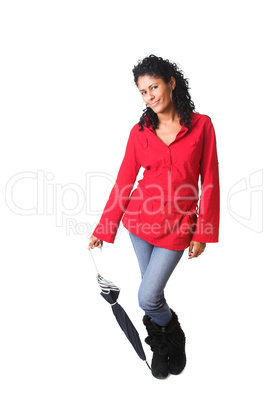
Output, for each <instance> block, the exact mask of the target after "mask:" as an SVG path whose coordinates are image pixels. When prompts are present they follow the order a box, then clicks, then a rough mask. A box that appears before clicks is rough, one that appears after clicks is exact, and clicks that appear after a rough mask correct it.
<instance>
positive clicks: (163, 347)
mask: <svg viewBox="0 0 268 402" xmlns="http://www.w3.org/2000/svg"><path fill="white" fill-rule="evenodd" d="M143 323H144V325H145V326H146V329H147V332H148V335H149V336H147V338H145V342H146V343H147V344H148V345H150V346H151V350H152V351H153V359H152V364H151V366H152V367H151V369H152V375H153V376H154V377H156V378H158V379H161V378H166V377H167V376H168V347H167V339H166V333H165V327H161V326H160V325H158V324H156V323H155V322H153V320H152V319H151V318H150V317H149V316H148V315H145V316H144V317H143Z"/></svg>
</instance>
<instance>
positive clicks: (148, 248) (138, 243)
mask: <svg viewBox="0 0 268 402" xmlns="http://www.w3.org/2000/svg"><path fill="white" fill-rule="evenodd" d="M129 236H130V239H131V242H132V245H133V248H134V251H135V254H136V256H137V260H138V263H139V267H140V271H141V277H143V275H144V273H145V271H146V268H147V265H148V264H149V261H150V258H151V254H152V251H153V248H154V246H153V245H152V244H150V243H148V242H147V241H145V240H143V239H141V238H140V237H138V236H136V235H134V234H133V233H131V232H129Z"/></svg>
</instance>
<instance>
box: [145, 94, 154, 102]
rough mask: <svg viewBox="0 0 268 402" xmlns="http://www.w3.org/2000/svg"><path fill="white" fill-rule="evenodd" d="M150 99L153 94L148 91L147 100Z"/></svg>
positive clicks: (152, 97)
mask: <svg viewBox="0 0 268 402" xmlns="http://www.w3.org/2000/svg"><path fill="white" fill-rule="evenodd" d="M152 99H154V95H153V94H152V93H151V92H150V91H148V96H147V102H149V101H150V100H152Z"/></svg>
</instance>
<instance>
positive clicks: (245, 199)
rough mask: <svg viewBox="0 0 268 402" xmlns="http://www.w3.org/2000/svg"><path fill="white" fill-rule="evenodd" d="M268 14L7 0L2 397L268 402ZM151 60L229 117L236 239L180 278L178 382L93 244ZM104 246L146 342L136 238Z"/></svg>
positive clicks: (225, 159)
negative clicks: (112, 291)
mask: <svg viewBox="0 0 268 402" xmlns="http://www.w3.org/2000/svg"><path fill="white" fill-rule="evenodd" d="M265 10H266V7H265V2H264V1H260V0H256V1H254V2H253V1H236V0H233V1H230V0H228V1H224V2H216V1H206V0H205V1H191V2H186V1H170V0H167V1H165V2H160V1H147V2H146V1H140V0H136V1H135V2H133V3H132V4H131V3H128V2H123V1H116V0H115V1H111V2H110V1H102V2H89V1H59V0H53V1H23V2H19V1H12V0H11V1H3V2H2V3H1V12H0V15H1V17H0V18H1V21H0V29H1V49H0V51H1V59H2V61H1V67H0V68H1V74H0V77H1V139H2V140H1V144H2V145H1V155H0V156H1V158H0V159H1V214H2V215H1V260H2V261H1V280H0V308H1V315H0V325H1V331H0V338H1V339H0V348H1V355H0V368H1V373H0V376H1V387H0V399H1V401H2V402H9V401H12V402H13V401H16V402H19V401H23V400H27V401H28V402H31V401H35V402H36V401H38V402H42V401H50V402H54V401H57V402H59V401H64V402H69V401H80V402H84V401H89V400H93V399H97V400H100V401H102V400H103V401H104V400H107V399H109V400H110V401H126V400H129V399H130V400H144V401H145V400H153V399H154V400H156V399H157V400H165V399H168V398H172V399H173V400H174V399H176V400H179V401H182V402H188V401H191V402H192V401H197V400H198V401H206V402H215V401H217V402H221V401H224V402H226V401H229V402H236V401H238V400H243V401H253V400H256V401H258V402H266V401H267V398H268V391H267V386H266V384H265V381H266V380H267V358H268V353H267V336H268V331H267V302H268V300H267V280H266V270H267V261H266V244H267V241H265V238H266V239H267V221H266V222H265V218H267V217H266V211H265V210H264V205H265V203H266V193H265V192H266V187H265V181H266V175H267V156H266V150H267V145H266V143H267V142H266V136H267V122H266V110H267V105H266V101H267V96H266V94H267V70H268V66H267V56H266V48H267V30H266V26H267V21H266V16H265V15H266V11H265ZM152 53H153V54H156V55H157V56H161V57H163V58H168V59H170V60H171V61H174V62H177V63H178V64H179V65H180V67H181V68H182V70H183V71H184V75H185V77H186V78H189V83H190V87H191V95H192V98H193V100H194V102H195V105H196V110H197V111H198V112H199V113H204V114H207V115H209V116H210V117H211V118H212V122H213V124H214V127H215V130H216V136H217V146H218V157H219V168H220V180H221V223H220V242H219V243H217V244H208V245H207V248H206V250H205V253H204V254H202V256H200V257H199V258H197V259H194V260H188V259H187V251H186V252H185V254H184V255H183V258H182V260H181V261H180V263H179V265H178V267H177V269H176V270H175V272H174V274H173V276H172V279H171V280H170V282H169V283H168V285H167V289H166V297H167V300H168V302H169V304H170V306H171V307H172V308H173V309H174V310H175V311H176V312H177V314H178V316H179V319H180V321H181V324H182V327H183V329H184V331H185V333H186V346H187V358H188V363H187V366H186V368H185V370H184V372H183V373H182V374H181V375H180V376H170V377H169V378H167V379H166V380H162V381H159V380H156V379H155V378H154V377H153V376H152V375H151V374H150V372H149V370H148V368H147V366H146V365H145V363H144V362H142V361H141V360H140V359H139V358H138V357H137V356H136V354H135V351H134V350H133V349H132V346H131V345H130V344H129V342H128V341H127V339H126V338H125V336H124V334H123V332H122V331H121V330H120V328H119V327H118V326H117V324H116V323H115V320H114V317H113V316H112V313H111V312H110V307H109V305H108V304H106V302H105V301H104V300H103V299H102V298H101V297H100V296H99V287H98V285H97V282H96V278H95V268H94V265H93V262H92V259H91V258H90V252H89V251H88V250H87V245H88V242H89V236H90V234H91V232H92V229H93V228H94V227H95V225H96V224H97V223H98V220H99V218H100V213H101V211H102V209H103V207H104V204H105V202H106V200H107V197H108V195H109V192H110V190H111V187H112V181H111V180H114V179H115V177H116V174H117V171H118V168H119V166H120V163H121V160H122V157H123V154H124V150H125V145H126V142H127V138H128V135H129V131H130V129H131V128H132V126H133V125H134V124H135V123H136V122H137V121H138V119H139V117H140V115H141V113H142V108H143V104H142V100H141V97H140V95H139V93H138V91H137V89H136V87H135V85H134V82H133V77H132V68H133V66H134V65H135V64H136V63H137V61H138V60H139V59H142V58H143V57H145V56H148V55H149V54H152ZM255 172H257V173H255ZM37 173H38V180H37V179H36V177H37ZM96 174H98V176H97V177H94V178H91V179H89V180H88V183H87V184H86V177H87V176H88V177H90V176H92V175H96ZM105 175H106V176H107V177H106V178H104V177H100V176H105ZM109 175H110V176H109ZM250 175H251V177H250ZM30 177H31V178H30ZM108 177H110V179H111V180H110V181H109V180H108ZM18 179H20V180H18ZM5 197H6V198H5ZM16 206H17V209H16ZM86 206H87V208H86ZM32 208H35V210H33V214H31V215H27V214H26V212H27V211H26V210H27V209H32ZM36 208H38V209H36ZM93 210H94V211H98V212H97V213H96V214H95V215H94V214H93V212H92V211H93ZM29 213H31V211H29ZM93 253H94V258H95V261H96V264H97V266H98V268H99V270H100V272H101V273H102V275H103V276H105V277H106V278H107V279H110V280H112V281H113V282H115V283H116V284H117V285H119V286H120V287H121V288H122V291H121V295H120V301H121V304H122V305H123V306H124V307H125V309H126V311H127V312H128V314H129V316H130V317H131V319H132V321H133V323H134V324H135V325H136V327H137V329H138V331H139V333H140V335H141V339H142V341H143V340H144V338H145V336H146V333H145V328H144V326H143V324H142V316H143V313H142V311H141V310H140V308H139V307H138V303H137V290H138V286H139V282H140V276H139V271H138V264H137V260H136V256H135V254H134V251H133V248H132V244H131V242H130V239H129V237H128V233H127V231H126V230H125V229H124V228H122V227H121V228H120V230H119V232H118V236H117V238H116V241H115V243H114V244H107V243H105V244H104V247H103V251H102V252H100V251H99V250H94V251H93ZM143 345H144V348H145V351H146V354H147V357H148V360H149V361H150V359H151V352H150V350H149V347H148V346H147V345H146V344H144V342H143ZM108 394H109V397H108Z"/></svg>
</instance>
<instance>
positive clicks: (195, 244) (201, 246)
mask: <svg viewBox="0 0 268 402" xmlns="http://www.w3.org/2000/svg"><path fill="white" fill-rule="evenodd" d="M205 248H206V243H200V242H199V241H193V240H191V242H190V246H189V254H188V255H189V257H188V260H189V259H191V258H194V257H198V256H199V255H200V254H202V253H203V251H204V250H205ZM193 249H194V251H193Z"/></svg>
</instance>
